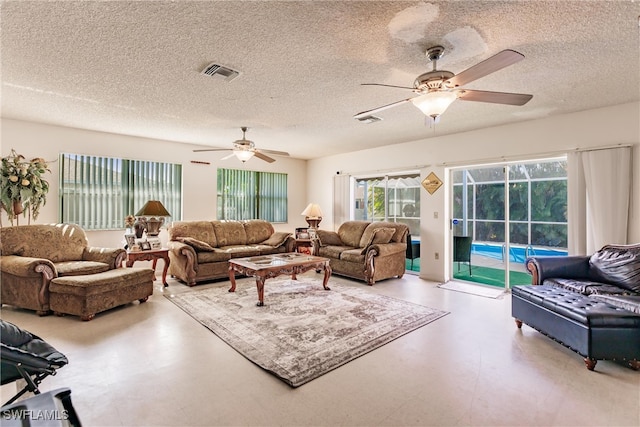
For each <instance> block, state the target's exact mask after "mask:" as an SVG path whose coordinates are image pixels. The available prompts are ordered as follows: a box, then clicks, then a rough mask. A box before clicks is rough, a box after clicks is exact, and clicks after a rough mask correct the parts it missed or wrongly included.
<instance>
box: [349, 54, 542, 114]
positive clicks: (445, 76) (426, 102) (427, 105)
mask: <svg viewBox="0 0 640 427" xmlns="http://www.w3.org/2000/svg"><path fill="white" fill-rule="evenodd" d="M443 53H444V47H442V46H433V47H430V48H429V49H427V52H426V55H427V58H429V61H431V62H433V70H432V71H429V72H426V73H424V74H421V75H419V76H418V77H417V78H416V79H415V81H414V82H413V87H407V86H394V85H386V84H380V83H362V85H363V86H385V87H392V88H400V89H409V90H411V91H413V92H415V93H416V94H417V95H416V96H413V97H411V98H407V99H403V100H401V101H397V102H393V103H391V104H387V105H383V106H381V107H377V108H374V109H372V110H367V111H362V112H360V113H358V114H356V115H355V116H353V117H354V118H355V119H360V120H361V119H363V118H365V117H368V116H371V115H372V114H373V113H377V112H379V111H383V110H386V109H388V108H392V107H396V106H398V105H401V104H404V103H405V102H409V101H411V103H412V104H413V105H415V106H416V107H417V108H419V109H420V111H422V112H423V113H424V114H425V115H426V116H427V117H430V118H431V119H432V120H433V121H434V122H437V121H438V119H439V118H440V115H441V114H442V113H444V112H445V110H446V109H447V108H448V107H449V105H451V103H453V101H455V100H456V99H460V100H463V101H479V102H491V103H495V104H507V105H524V104H526V103H527V102H529V100H530V99H531V98H533V95H526V94H522V93H509V92H490V91H483V90H471V89H463V88H461V87H460V86H463V85H465V84H467V83H470V82H472V81H474V80H477V79H479V78H481V77H484V76H486V75H488V74H491V73H493V72H495V71H498V70H501V69H502V68H505V67H507V66H509V65H513V64H515V63H516V62H519V61H521V60H523V59H524V55H522V54H521V53H519V52H516V51H514V50H510V49H506V50H503V51H501V52H498V53H497V54H495V55H493V56H492V57H490V58H488V59H485V60H484V61H482V62H480V63H478V64H476V65H474V66H472V67H470V68H467V69H466V70H464V71H462V72H460V73H458V74H453V73H452V72H451V71H444V70H436V63H437V61H438V60H439V59H440V58H442V54H443Z"/></svg>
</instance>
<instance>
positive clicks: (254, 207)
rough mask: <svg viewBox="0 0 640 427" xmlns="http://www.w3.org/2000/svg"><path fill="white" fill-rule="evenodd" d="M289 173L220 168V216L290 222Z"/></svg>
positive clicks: (224, 217)
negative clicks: (288, 217) (288, 213)
mask: <svg viewBox="0 0 640 427" xmlns="http://www.w3.org/2000/svg"><path fill="white" fill-rule="evenodd" d="M287 205H288V203H287V174H284V173H271V172H256V171H247V170H240V169H222V168H220V169H218V219H235V220H244V219H255V218H259V219H264V220H267V221H270V222H287V212H288V207H287Z"/></svg>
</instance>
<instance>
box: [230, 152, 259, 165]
mask: <svg viewBox="0 0 640 427" xmlns="http://www.w3.org/2000/svg"><path fill="white" fill-rule="evenodd" d="M233 154H235V155H236V157H237V158H238V160H240V161H241V162H242V163H244V162H246V161H247V160H249V159H250V158H252V157H253V155H254V154H255V153H254V152H253V151H249V150H233Z"/></svg>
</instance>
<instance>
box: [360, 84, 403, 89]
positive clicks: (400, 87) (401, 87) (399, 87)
mask: <svg viewBox="0 0 640 427" xmlns="http://www.w3.org/2000/svg"><path fill="white" fill-rule="evenodd" d="M360 86H383V87H395V88H398V89H409V90H415V88H414V87H408V86H396V85H385V84H382V83H360Z"/></svg>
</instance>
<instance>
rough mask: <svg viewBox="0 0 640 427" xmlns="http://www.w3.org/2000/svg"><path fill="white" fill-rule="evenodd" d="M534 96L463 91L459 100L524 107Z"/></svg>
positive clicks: (459, 95)
mask: <svg viewBox="0 0 640 427" xmlns="http://www.w3.org/2000/svg"><path fill="white" fill-rule="evenodd" d="M531 98H533V95H527V94H524V93H508V92H489V91H485V90H467V89H464V90H461V91H460V92H458V99H461V100H463V101H478V102H491V103H494V104H507V105H524V104H526V103H527V102H529V100H530V99H531Z"/></svg>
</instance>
